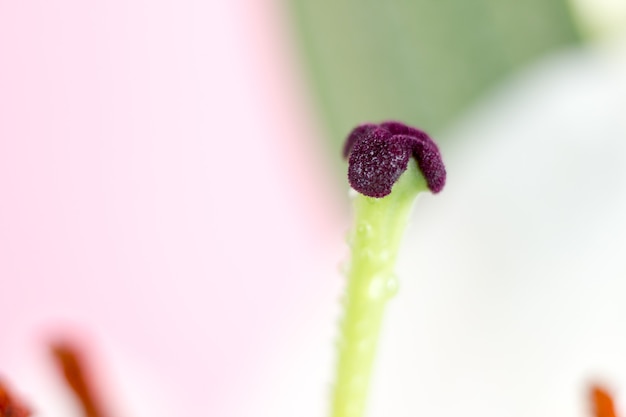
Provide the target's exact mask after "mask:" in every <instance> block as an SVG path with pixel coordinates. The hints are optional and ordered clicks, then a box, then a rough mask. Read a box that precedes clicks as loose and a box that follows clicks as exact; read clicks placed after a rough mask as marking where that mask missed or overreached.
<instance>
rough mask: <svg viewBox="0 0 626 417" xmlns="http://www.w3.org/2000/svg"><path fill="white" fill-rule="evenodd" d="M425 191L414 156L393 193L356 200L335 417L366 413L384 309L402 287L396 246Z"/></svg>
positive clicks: (340, 348) (358, 196) (333, 409)
mask: <svg viewBox="0 0 626 417" xmlns="http://www.w3.org/2000/svg"><path fill="white" fill-rule="evenodd" d="M425 190H427V187H426V182H425V180H424V177H423V176H422V174H421V173H420V171H419V170H418V168H417V164H416V163H415V161H413V160H411V161H409V167H408V168H407V170H406V171H405V172H404V173H403V174H402V176H401V177H400V179H399V180H398V181H397V182H396V184H395V185H394V187H393V190H392V192H391V194H389V195H388V196H386V197H383V198H372V197H366V196H364V195H362V194H358V195H357V196H356V197H355V199H354V212H355V213H354V219H355V222H354V226H353V230H352V231H351V235H350V246H351V249H352V257H351V261H350V268H349V270H348V273H347V275H348V288H347V293H346V296H345V303H344V305H345V313H344V314H345V315H344V318H343V321H342V323H341V334H340V338H339V362H338V364H337V376H336V382H335V386H334V392H333V399H332V414H331V415H332V417H362V416H363V415H364V411H365V404H366V397H367V391H368V386H369V380H370V375H371V372H372V366H373V363H374V356H375V353H376V346H377V342H378V335H379V332H380V326H381V322H382V318H383V312H384V309H385V305H386V303H387V301H388V300H389V299H390V298H391V297H392V296H393V295H394V294H395V293H396V290H397V286H398V283H397V279H396V276H395V274H394V267H395V263H396V257H397V255H398V249H399V246H400V243H401V240H402V236H403V234H404V230H405V229H406V225H407V222H408V220H409V216H410V214H411V209H412V206H413V202H414V200H415V197H416V196H417V194H418V193H419V192H421V191H425Z"/></svg>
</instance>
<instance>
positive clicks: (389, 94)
mask: <svg viewBox="0 0 626 417" xmlns="http://www.w3.org/2000/svg"><path fill="white" fill-rule="evenodd" d="M289 3H290V10H291V13H292V14H293V20H294V25H293V26H294V30H295V31H296V36H297V37H298V42H299V46H300V47H299V50H301V51H302V56H301V58H302V59H303V60H304V64H305V65H304V67H305V68H306V70H307V71H308V74H307V75H308V76H309V79H310V85H311V89H312V92H313V96H314V97H315V99H316V100H317V104H318V109H319V113H320V115H321V117H322V120H323V121H324V122H325V128H326V132H327V134H328V138H330V143H329V145H330V147H331V149H330V150H331V151H333V152H336V153H338V150H339V149H340V147H341V143H342V142H343V140H344V138H345V136H346V134H347V132H349V130H350V129H351V128H352V127H354V126H355V125H356V124H358V123H362V122H364V121H372V122H375V121H380V120H383V119H389V118H391V119H399V120H402V121H405V122H407V123H410V124H414V125H416V126H419V127H421V128H423V129H425V130H426V131H428V132H429V133H431V134H435V135H436V134H437V133H438V132H439V131H441V129H443V128H444V127H445V126H446V125H447V124H448V123H450V122H451V121H453V120H454V119H455V118H456V117H457V116H459V115H460V114H461V112H463V111H464V110H465V109H466V108H467V107H468V106H469V105H471V104H472V102H473V101H475V100H476V99H477V98H478V97H479V96H480V95H481V94H483V93H484V92H485V91H486V90H488V89H489V88H491V87H493V86H494V85H496V84H497V83H499V82H500V81H502V80H503V79H504V78H505V77H507V76H508V75H509V74H511V73H513V72H514V71H516V70H517V69H519V68H520V67H522V66H524V65H526V64H529V63H530V62H532V61H533V60H536V59H538V58H539V57H541V56H543V55H545V54H546V53H548V52H550V51H552V50H555V49H558V48H562V47H565V46H567V45H572V44H576V43H578V42H580V36H579V34H578V32H577V28H576V27H575V24H574V20H573V18H572V14H571V10H570V8H569V5H568V3H567V2H566V1H564V0H523V1H520V0H360V1H359V0H289ZM339 163H340V161H339V158H337V168H339V166H340V165H339Z"/></svg>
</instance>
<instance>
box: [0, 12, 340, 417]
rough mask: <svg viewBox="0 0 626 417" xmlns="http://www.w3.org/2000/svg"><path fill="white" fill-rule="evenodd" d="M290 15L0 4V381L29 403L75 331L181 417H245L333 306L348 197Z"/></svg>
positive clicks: (279, 13) (102, 355) (127, 394)
mask: <svg viewBox="0 0 626 417" xmlns="http://www.w3.org/2000/svg"><path fill="white" fill-rule="evenodd" d="M282 12H283V11H282V10H279V5H278V4H274V3H273V2H271V1H208V2H207V1H200V0H196V1H194V0H175V1H174V0H150V1H146V0H144V1H142V0H111V1H106V2H105V1H103V2H84V1H78V0H57V1H49V0H39V1H35V0H24V1H0V285H1V287H0V288H1V290H0V318H1V320H0V335H1V339H0V340H1V343H0V375H5V376H7V377H8V378H10V379H11V381H12V382H13V384H14V385H16V386H18V387H21V388H22V392H24V394H25V395H26V397H27V398H30V397H29V395H30V396H33V395H34V393H33V392H30V391H29V385H28V383H27V382H25V381H20V375H22V374H21V372H22V371H21V370H22V369H23V368H24V366H25V365H24V364H28V363H32V362H33V361H34V358H33V357H32V355H33V354H32V352H33V351H35V352H36V351H43V349H44V344H43V343H42V341H43V340H45V339H46V337H48V336H49V335H51V334H54V332H55V331H56V330H58V329H66V328H72V329H74V330H76V329H78V330H79V331H81V330H85V331H87V332H88V334H89V335H91V336H92V339H91V341H92V342H93V344H94V346H96V351H98V353H99V354H100V355H101V357H102V358H103V360H104V363H106V358H107V357H109V358H110V353H111V352H108V351H107V348H105V347H104V346H103V345H100V348H99V349H98V347H97V346H98V344H99V342H101V341H102V340H109V341H111V343H112V344H113V345H115V346H117V347H118V348H119V349H122V350H123V351H124V352H125V355H126V356H127V357H129V358H131V361H132V362H134V366H137V367H138V368H139V369H149V372H150V373H151V374H153V375H156V376H157V379H160V381H159V385H161V386H162V387H164V388H165V389H167V390H168V391H169V398H167V402H169V403H172V404H174V405H175V407H176V408H177V410H178V411H179V412H180V415H185V414H184V412H183V411H185V410H188V411H192V410H195V412H196V413H197V412H200V413H201V414H202V415H222V416H224V415H236V414H237V411H236V410H237V407H238V405H237V404H239V403H241V402H242V401H245V396H246V393H248V392H252V391H254V390H255V387H257V386H259V385H263V384H267V383H268V380H267V378H268V377H271V375H268V374H267V373H263V372H264V371H263V370H265V369H266V368H264V367H263V366H264V365H265V364H266V363H267V362H268V361H270V360H273V359H274V358H273V355H275V352H277V351H280V349H278V348H279V346H280V345H281V343H283V342H284V340H285V339H286V338H288V337H291V336H290V335H291V334H293V332H294V331H297V328H298V326H299V323H302V321H303V320H307V317H309V316H310V315H311V314H313V313H312V311H313V306H315V305H316V304H318V303H319V302H320V300H326V299H328V298H329V297H331V298H332V297H333V294H334V293H333V291H334V290H333V288H334V287H335V286H336V284H337V283H336V282H335V281H336V279H335V278H336V277H335V276H334V275H329V274H328V273H327V272H326V269H328V266H327V265H328V260H329V259H334V260H333V261H332V262H336V260H337V258H336V254H337V252H335V253H334V254H333V256H332V257H329V256H326V254H327V253H328V252H329V250H328V248H329V247H338V246H339V245H341V242H340V238H341V236H339V235H338V233H337V230H342V227H343V220H342V219H341V218H340V216H338V215H337V213H341V210H338V209H337V208H336V207H334V204H335V203H334V202H333V201H332V199H333V198H334V197H335V196H336V195H338V193H337V191H338V190H337V188H338V187H339V186H340V185H335V184H333V182H332V181H333V180H334V178H332V176H331V175H330V174H329V173H327V172H328V169H329V165H328V162H327V160H326V159H325V158H326V155H325V154H324V155H322V150H321V147H320V143H323V142H322V140H321V135H322V133H323V132H321V131H320V130H319V129H318V128H316V127H315V126H316V125H317V123H316V122H315V121H314V120H312V118H311V116H310V114H311V112H310V109H309V108H308V106H309V105H308V104H307V101H306V100H303V99H302V97H305V94H304V88H303V86H302V82H301V79H300V78H298V76H295V75H294V74H298V73H299V69H298V67H297V64H296V60H295V59H294V55H295V54H293V50H294V45H293V44H292V43H291V42H290V39H291V38H292V37H291V35H289V30H288V27H287V26H286V25H285V21H286V19H285V16H284V14H282ZM322 264H323V265H324V267H323V268H325V269H324V272H320V271H321V270H320V267H318V266H317V265H322ZM331 266H332V267H334V264H333V265H331ZM66 326H69V327H66ZM51 329H52V330H51ZM107 355H108V356H107ZM262 367H263V369H262ZM42 371H43V370H42ZM42 378H43V377H42ZM126 396H127V397H132V394H131V393H126ZM31 403H33V404H34V405H36V404H37V398H31ZM44 411H47V412H48V415H50V414H49V412H51V411H53V410H44Z"/></svg>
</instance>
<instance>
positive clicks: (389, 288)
mask: <svg viewBox="0 0 626 417" xmlns="http://www.w3.org/2000/svg"><path fill="white" fill-rule="evenodd" d="M385 284H386V285H385V291H386V294H385V295H386V296H387V298H392V297H394V296H395V295H396V294H397V293H398V287H399V282H398V277H397V276H396V275H395V274H391V275H389V277H387V282H386V283H385Z"/></svg>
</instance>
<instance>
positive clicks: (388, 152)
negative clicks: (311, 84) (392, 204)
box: [343, 121, 446, 198]
mask: <svg viewBox="0 0 626 417" xmlns="http://www.w3.org/2000/svg"><path fill="white" fill-rule="evenodd" d="M343 156H344V158H348V180H349V181H350V185H351V186H352V188H354V189H355V190H357V191H358V192H360V193H361V194H364V195H366V196H369V197H376V198H381V197H385V196H386V195H388V194H389V193H391V188H392V187H393V185H394V184H395V183H396V181H397V180H398V178H400V175H402V173H403V172H404V171H405V170H406V168H407V166H408V163H409V159H410V158H411V156H412V157H413V158H415V161H416V162H417V166H418V168H419V169H420V171H421V172H422V175H424V178H425V179H426V184H427V185H428V188H429V189H430V191H432V192H433V193H438V192H439V191H441V190H442V189H443V186H444V185H445V184H446V168H445V167H444V165H443V161H442V160H441V154H440V153H439V148H437V145H436V144H435V142H433V140H432V139H431V138H430V137H429V136H428V135H427V134H426V133H425V132H423V131H421V130H419V129H416V128H414V127H411V126H407V125H405V124H403V123H400V122H393V121H389V122H383V123H381V124H379V125H375V124H370V123H368V124H363V125H360V126H357V127H356V128H354V129H353V130H352V132H350V134H349V135H348V138H347V139H346V144H345V145H344V149H343Z"/></svg>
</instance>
